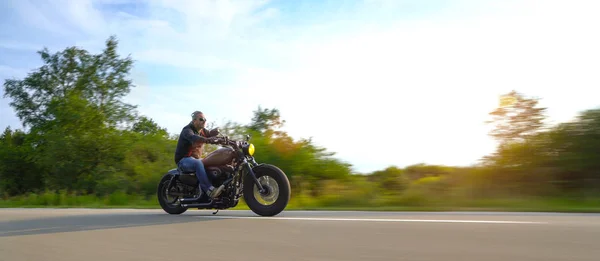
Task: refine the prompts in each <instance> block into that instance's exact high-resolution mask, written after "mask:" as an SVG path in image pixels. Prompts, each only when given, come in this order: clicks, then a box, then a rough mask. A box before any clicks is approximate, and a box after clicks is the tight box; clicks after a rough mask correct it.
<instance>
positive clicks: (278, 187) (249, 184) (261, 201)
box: [244, 165, 291, 216]
mask: <svg viewBox="0 0 600 261" xmlns="http://www.w3.org/2000/svg"><path fill="white" fill-rule="evenodd" d="M254 174H256V178H257V179H258V182H259V183H260V184H261V185H262V186H263V188H265V189H266V191H265V192H264V193H260V191H259V189H258V186H257V185H256V184H255V183H254V179H252V177H251V176H250V175H246V177H245V178H244V201H245V202H246V204H248V207H249V208H250V209H251V210H252V211H253V212H254V213H256V214H258V215H261V216H275V215H277V214H279V213H280V212H281V211H283V210H284V209H285V207H286V206H287V204H288V202H289V200H290V196H291V188H290V181H289V180H288V178H287V176H286V175H285V173H284V172H283V171H282V170H281V169H279V168H278V167H276V166H273V165H261V166H258V167H256V168H255V169H254Z"/></svg>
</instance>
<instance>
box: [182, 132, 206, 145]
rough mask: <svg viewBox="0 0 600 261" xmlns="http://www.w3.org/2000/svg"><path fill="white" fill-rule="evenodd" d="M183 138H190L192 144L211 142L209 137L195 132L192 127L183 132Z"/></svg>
mask: <svg viewBox="0 0 600 261" xmlns="http://www.w3.org/2000/svg"><path fill="white" fill-rule="evenodd" d="M181 136H182V138H184V139H186V140H188V141H189V142H191V143H192V144H198V143H210V142H209V141H210V140H209V139H207V138H206V137H204V136H200V135H197V134H195V133H194V132H193V131H192V130H191V129H186V130H184V131H183V132H182V133H181Z"/></svg>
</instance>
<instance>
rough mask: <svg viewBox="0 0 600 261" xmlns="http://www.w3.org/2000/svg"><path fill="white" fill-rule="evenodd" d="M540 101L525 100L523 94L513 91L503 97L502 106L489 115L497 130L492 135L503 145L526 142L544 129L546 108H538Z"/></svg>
mask: <svg viewBox="0 0 600 261" xmlns="http://www.w3.org/2000/svg"><path fill="white" fill-rule="evenodd" d="M537 105H538V99H533V98H525V97H524V96H523V95H522V94H520V93H518V92H516V91H514V90H513V91H511V92H509V93H508V94H505V95H502V96H501V100H500V106H499V107H498V108H496V109H495V110H494V111H492V112H490V113H489V114H490V115H491V116H492V117H493V120H490V121H487V122H486V123H495V125H496V128H495V129H494V130H492V131H491V132H490V135H491V136H492V137H494V138H495V139H497V140H498V141H500V143H501V144H505V143H509V142H514V141H517V142H519V141H524V139H525V138H526V137H528V136H531V135H532V134H534V133H536V132H537V131H539V130H540V129H541V128H542V127H543V120H544V118H545V115H544V114H545V111H546V108H540V107H537Z"/></svg>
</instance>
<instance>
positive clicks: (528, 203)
mask: <svg viewBox="0 0 600 261" xmlns="http://www.w3.org/2000/svg"><path fill="white" fill-rule="evenodd" d="M46 207H48V208H133V209H160V206H159V204H158V201H157V200H156V196H143V195H128V194H125V193H122V192H117V193H113V194H110V195H107V196H103V197H100V196H96V195H75V194H69V193H66V192H64V191H61V192H50V191H46V192H44V193H41V194H35V193H30V194H26V195H22V196H16V197H3V198H2V200H0V208H46ZM233 209H237V210H248V206H247V205H246V204H245V203H244V202H243V200H242V201H241V202H240V203H239V204H238V206H237V207H235V208H233ZM286 210H360V211H509V212H512V211H519V212H579V213H600V198H589V199H569V198H525V197H513V198H478V199H472V198H456V197H455V198H444V199H440V198H435V197H425V196H422V195H421V196H418V195H405V196H379V197H342V196H339V195H324V196H321V197H316V198H315V197H309V196H305V195H299V196H296V197H293V198H292V199H291V201H290V202H289V204H288V207H287V208H286Z"/></svg>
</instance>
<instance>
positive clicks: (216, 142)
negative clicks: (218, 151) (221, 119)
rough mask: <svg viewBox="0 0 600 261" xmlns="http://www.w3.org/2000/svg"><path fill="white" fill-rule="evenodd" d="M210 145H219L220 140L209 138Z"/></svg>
mask: <svg viewBox="0 0 600 261" xmlns="http://www.w3.org/2000/svg"><path fill="white" fill-rule="evenodd" d="M208 143H209V144H219V143H220V142H219V139H218V138H208Z"/></svg>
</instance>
